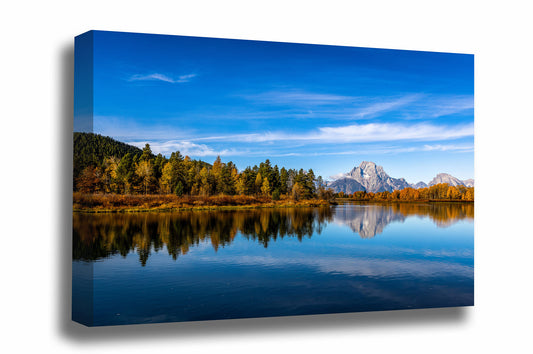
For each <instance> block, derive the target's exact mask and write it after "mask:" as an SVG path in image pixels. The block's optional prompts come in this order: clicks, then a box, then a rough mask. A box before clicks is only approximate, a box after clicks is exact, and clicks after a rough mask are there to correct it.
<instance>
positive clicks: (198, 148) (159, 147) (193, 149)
mask: <svg viewBox="0 0 533 354" xmlns="http://www.w3.org/2000/svg"><path fill="white" fill-rule="evenodd" d="M126 143H127V144H131V145H134V146H137V147H138V148H143V147H144V146H145V145H146V144H147V143H148V144H150V148H151V149H152V152H153V153H154V154H162V155H165V156H169V155H170V154H171V153H173V152H176V151H179V152H180V153H181V154H182V155H183V156H190V157H204V156H219V155H220V156H227V155H231V156H236V155H244V154H246V153H248V152H247V151H239V150H235V149H222V150H216V149H213V148H212V147H209V146H207V145H205V144H195V143H193V142H191V141H181V140H168V141H129V142H126Z"/></svg>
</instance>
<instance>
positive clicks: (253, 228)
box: [73, 203, 474, 265]
mask: <svg viewBox="0 0 533 354" xmlns="http://www.w3.org/2000/svg"><path fill="white" fill-rule="evenodd" d="M409 216H419V217H425V216H429V218H431V219H432V220H433V222H435V224H437V226H439V227H447V226H450V225H452V224H453V223H455V222H457V221H459V220H462V219H473V218H474V205H473V204H471V203H470V204H466V203H429V204H428V203H425V204H424V203H395V204H363V205H353V204H345V205H340V206H338V207H337V208H335V209H332V208H280V209H251V210H238V211H220V210H219V211H190V212H185V211H184V212H178V213H136V214H79V213H74V218H73V234H74V241H73V258H74V259H75V260H96V259H100V258H104V257H108V256H110V255H114V254H120V255H122V256H124V257H125V256H126V255H127V254H128V253H130V252H137V254H138V255H139V261H140V262H141V264H142V265H145V264H146V262H147V260H148V257H149V256H150V253H151V252H154V251H155V252H157V251H159V250H161V249H163V248H164V247H165V246H166V249H167V251H168V253H169V255H170V256H172V258H173V259H177V258H178V257H179V256H180V255H184V254H187V252H189V248H190V247H191V246H195V245H198V244H199V243H201V242H210V243H211V245H212V246H213V248H214V249H215V251H216V250H218V249H219V247H224V246H226V245H229V244H231V243H232V242H233V240H234V239H235V236H236V235H237V233H240V234H241V235H242V236H243V237H245V238H247V239H249V240H253V241H256V242H259V243H260V244H262V245H264V247H268V245H269V243H270V242H272V241H274V242H275V241H276V240H277V239H278V238H284V237H296V238H297V239H298V240H300V241H302V240H303V239H304V238H305V237H308V238H310V237H311V236H312V235H313V234H316V233H318V234H320V233H321V231H322V229H323V228H324V225H325V223H326V222H330V221H333V219H335V221H339V222H341V223H343V224H346V225H348V226H349V227H350V228H351V229H352V230H353V231H354V232H355V233H358V234H359V235H360V236H361V237H363V238H371V237H374V236H375V235H377V234H380V233H382V232H383V230H384V228H385V227H386V226H387V225H388V224H389V223H391V222H396V221H404V220H405V219H406V218H407V217H409Z"/></svg>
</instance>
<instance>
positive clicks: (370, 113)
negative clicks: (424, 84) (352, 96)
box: [353, 94, 422, 119]
mask: <svg viewBox="0 0 533 354" xmlns="http://www.w3.org/2000/svg"><path fill="white" fill-rule="evenodd" d="M421 97H422V95H418V94H414V95H406V96H402V97H398V98H389V99H386V100H382V101H380V102H376V103H372V104H369V105H368V106H366V107H361V108H358V109H356V110H355V112H354V114H353V118H359V119H361V118H373V117H375V116H376V115H379V114H381V113H385V112H389V111H392V110H394V109H398V108H400V107H404V106H406V105H408V104H410V103H413V102H415V101H417V100H419V99H420V98H421Z"/></svg>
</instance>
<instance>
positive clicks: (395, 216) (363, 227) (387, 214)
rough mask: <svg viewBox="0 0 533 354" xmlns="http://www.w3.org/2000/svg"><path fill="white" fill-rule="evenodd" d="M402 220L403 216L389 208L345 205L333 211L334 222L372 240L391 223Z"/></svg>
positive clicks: (371, 205)
mask: <svg viewBox="0 0 533 354" xmlns="http://www.w3.org/2000/svg"><path fill="white" fill-rule="evenodd" d="M404 220H405V216H404V215H403V214H401V213H397V212H395V211H394V210H393V208H392V207H391V206H383V205H375V204H368V205H351V204H346V205H343V206H340V207H338V208H336V210H335V221H339V222H340V223H342V224H345V225H348V226H349V227H350V229H352V231H353V232H356V233H358V234H359V236H361V237H362V238H372V237H374V236H376V235H377V234H380V233H382V232H383V229H384V228H385V226H387V225H388V224H390V223H391V222H394V221H404Z"/></svg>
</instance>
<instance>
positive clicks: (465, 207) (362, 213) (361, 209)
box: [335, 203, 474, 238]
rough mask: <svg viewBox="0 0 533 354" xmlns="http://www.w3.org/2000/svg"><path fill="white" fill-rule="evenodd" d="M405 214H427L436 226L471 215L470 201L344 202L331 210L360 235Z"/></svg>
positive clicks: (372, 233) (369, 234)
mask: <svg viewBox="0 0 533 354" xmlns="http://www.w3.org/2000/svg"><path fill="white" fill-rule="evenodd" d="M409 216H419V217H425V216H428V217H429V218H430V219H431V220H432V221H433V222H434V223H435V224H436V225H437V226H438V227H448V226H450V225H453V224H454V223H456V222H457V221H459V220H463V219H473V218H474V204H472V203H394V204H360V205H353V204H345V205H341V206H339V207H338V208H337V210H336V211H335V220H337V221H340V222H341V223H343V224H346V225H348V226H349V227H350V228H351V229H352V231H353V232H356V233H358V234H359V236H361V237H362V238H372V237H374V236H376V235H377V234H380V233H382V232H383V229H384V228H385V227H386V226H387V225H388V224H390V223H391V222H397V221H401V222H403V221H404V220H405V219H406V218H407V217H409Z"/></svg>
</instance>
